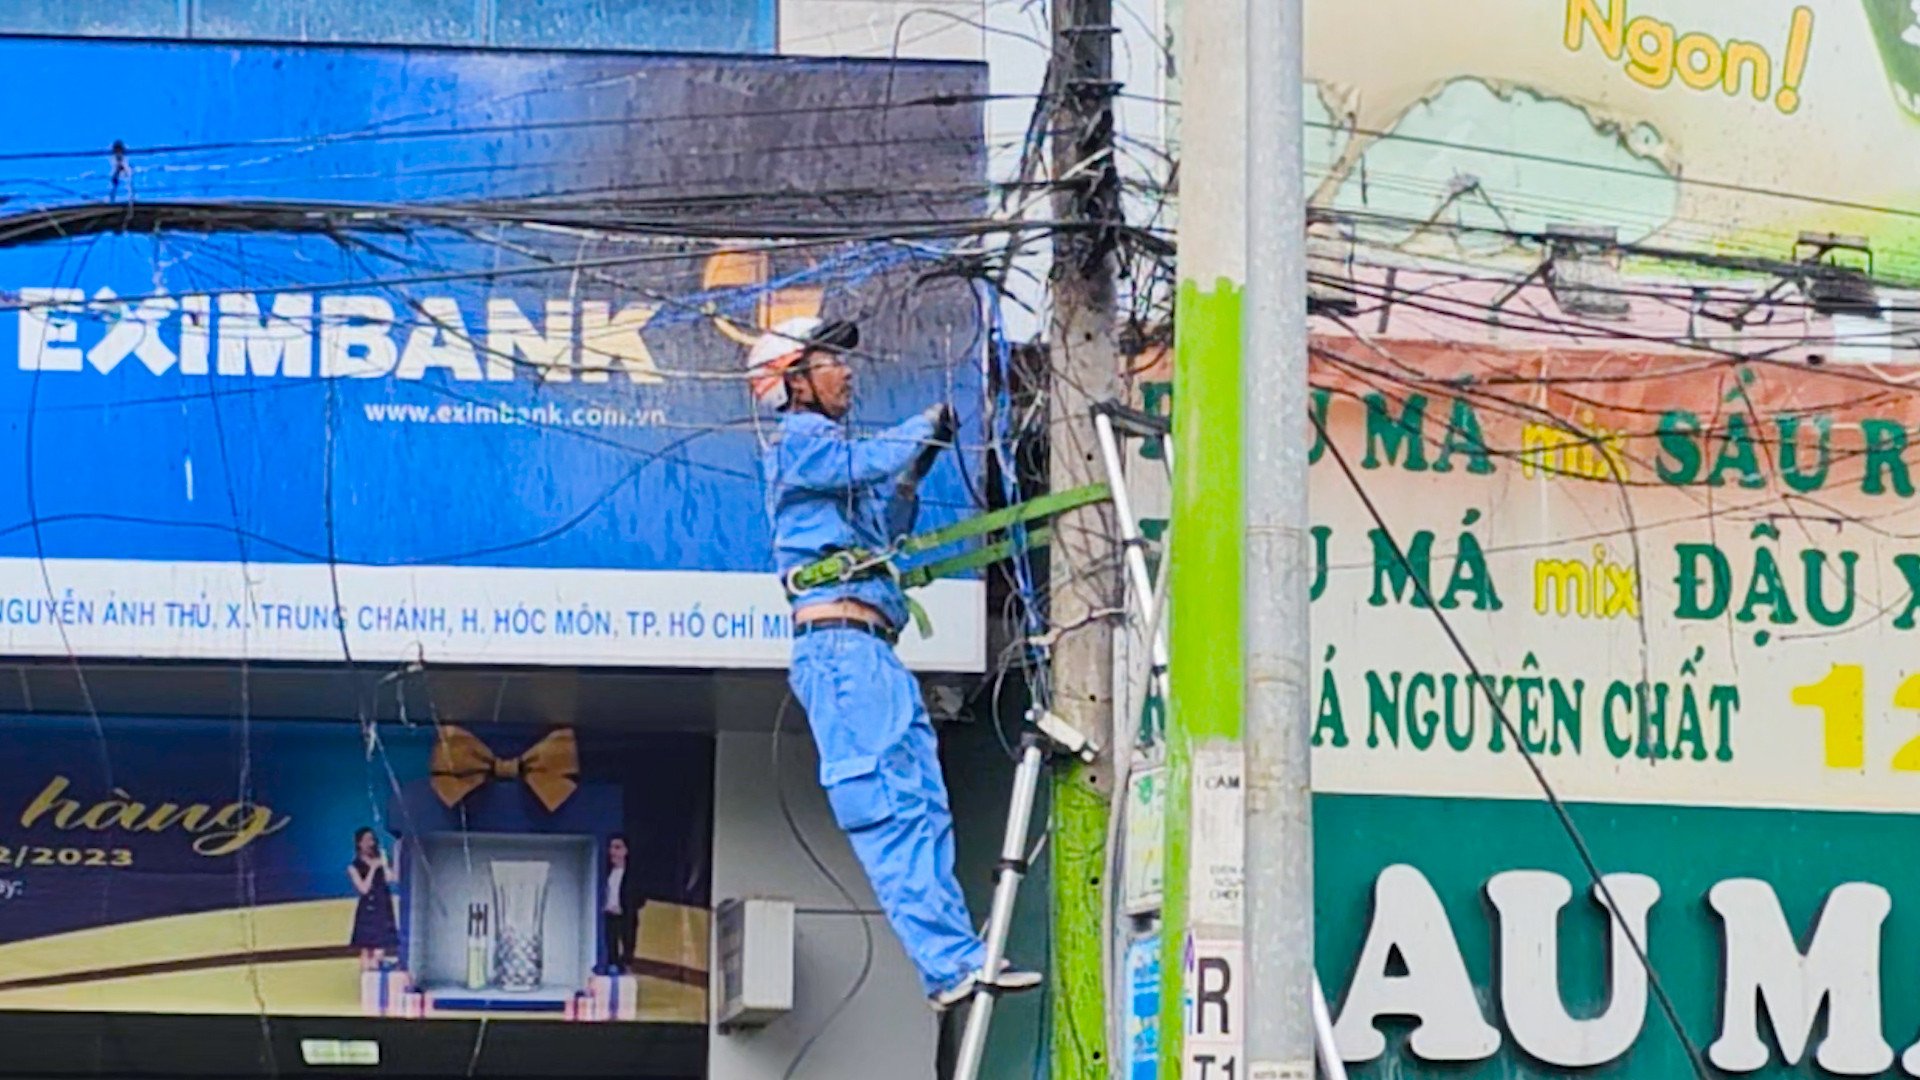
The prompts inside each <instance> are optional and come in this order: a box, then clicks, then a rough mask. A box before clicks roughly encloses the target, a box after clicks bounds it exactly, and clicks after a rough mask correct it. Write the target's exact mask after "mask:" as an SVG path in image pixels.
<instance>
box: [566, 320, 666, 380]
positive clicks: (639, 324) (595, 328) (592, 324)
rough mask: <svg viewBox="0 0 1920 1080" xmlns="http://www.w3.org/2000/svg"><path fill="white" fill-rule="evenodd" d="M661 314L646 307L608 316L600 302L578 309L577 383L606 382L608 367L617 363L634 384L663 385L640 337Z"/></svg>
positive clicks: (655, 365) (649, 351) (643, 339)
mask: <svg viewBox="0 0 1920 1080" xmlns="http://www.w3.org/2000/svg"><path fill="white" fill-rule="evenodd" d="M658 310H660V309H659V308H658V307H650V306H648V305H646V304H632V305H629V306H627V307H623V308H621V309H620V311H619V314H616V315H613V316H608V314H607V305H606V303H605V302H603V301H590V302H587V303H583V304H581V305H580V381H581V382H606V381H607V367H608V365H609V363H610V362H614V361H617V362H619V364H620V370H622V371H624V372H626V373H627V378H629V379H631V380H633V381H634V382H637V383H657V382H665V381H666V379H665V377H664V376H662V375H661V374H660V367H659V365H657V364H655V363H654V362H653V350H651V349H649V348H647V339H646V338H644V337H642V336H640V331H641V330H643V329H645V327H646V325H647V323H648V322H649V321H651V320H652V319H653V313H654V312H656V311H658Z"/></svg>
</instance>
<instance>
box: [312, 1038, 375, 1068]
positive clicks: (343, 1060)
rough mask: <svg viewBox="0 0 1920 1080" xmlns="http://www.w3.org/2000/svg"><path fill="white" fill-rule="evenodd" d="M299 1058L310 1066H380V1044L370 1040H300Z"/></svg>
mask: <svg viewBox="0 0 1920 1080" xmlns="http://www.w3.org/2000/svg"><path fill="white" fill-rule="evenodd" d="M300 1058H301V1060H302V1061H305V1062H306V1063H307V1064H308V1065H311V1066H321V1065H361V1066H371V1065H378V1064H380V1044H379V1043H378V1042H375V1041H374V1040H372V1039H301V1040H300Z"/></svg>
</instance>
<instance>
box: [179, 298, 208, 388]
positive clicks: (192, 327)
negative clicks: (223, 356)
mask: <svg viewBox="0 0 1920 1080" xmlns="http://www.w3.org/2000/svg"><path fill="white" fill-rule="evenodd" d="M212 312H213V297H211V296H207V295H206V294H204V293H202V294H198V295H192V296H183V297H181V298H180V374H182V375H205V374H206V373H207V356H208V354H209V353H211V352H212V351H213V316H212Z"/></svg>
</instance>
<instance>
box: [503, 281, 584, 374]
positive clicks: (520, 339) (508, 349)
mask: <svg viewBox="0 0 1920 1080" xmlns="http://www.w3.org/2000/svg"><path fill="white" fill-rule="evenodd" d="M520 357H525V358H526V361H527V363H528V364H529V365H530V366H532V368H533V369H534V370H535V371H537V372H539V373H540V378H541V379H542V380H543V381H546V382H565V381H567V380H569V379H571V378H572V377H573V305H572V304H571V303H570V302H568V301H566V300H549V301H547V332H546V333H544V334H542V333H541V332H540V331H539V330H537V329H535V328H534V325H533V320H531V319H529V318H527V315H526V312H524V311H521V310H520V305H519V304H516V303H514V302H513V301H511V300H507V299H505V298H501V297H495V298H494V299H492V300H489V301H487V378H488V379H490V380H492V381H494V382H512V381H513V365H514V361H515V360H517V359H519V358H520Z"/></svg>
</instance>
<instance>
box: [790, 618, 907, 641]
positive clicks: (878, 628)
mask: <svg viewBox="0 0 1920 1080" xmlns="http://www.w3.org/2000/svg"><path fill="white" fill-rule="evenodd" d="M822 630H853V631H856V632H858V633H862V634H871V635H872V636H874V637H877V638H879V639H880V640H881V641H884V642H886V643H887V644H889V645H893V644H896V643H898V642H899V640H900V635H899V634H897V633H895V632H894V631H893V628H892V627H887V626H882V625H880V624H879V623H876V622H868V621H867V620H865V619H844V618H842V619H809V620H807V621H806V622H803V623H796V624H794V627H793V636H794V637H796V638H803V637H806V636H807V635H808V634H817V633H819V632H820V631H822Z"/></svg>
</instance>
